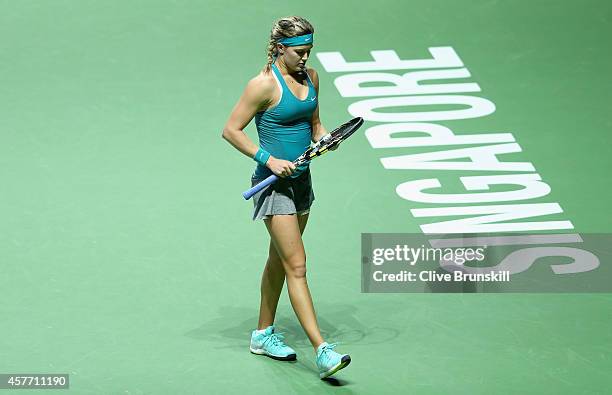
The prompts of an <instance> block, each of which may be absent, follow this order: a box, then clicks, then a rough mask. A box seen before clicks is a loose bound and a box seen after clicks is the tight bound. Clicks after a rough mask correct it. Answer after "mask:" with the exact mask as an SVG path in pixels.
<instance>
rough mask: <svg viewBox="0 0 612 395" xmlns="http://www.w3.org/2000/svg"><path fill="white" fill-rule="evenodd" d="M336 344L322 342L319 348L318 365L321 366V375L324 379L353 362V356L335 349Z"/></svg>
mask: <svg viewBox="0 0 612 395" xmlns="http://www.w3.org/2000/svg"><path fill="white" fill-rule="evenodd" d="M334 347H336V344H328V343H327V342H323V343H321V345H320V346H319V347H318V348H317V367H318V368H319V377H320V378H322V379H324V378H326V377H329V376H331V375H332V374H334V373H336V372H337V371H338V370H340V369H343V368H345V367H347V366H348V364H349V363H351V357H350V356H349V355H348V354H338V353H337V352H335V351H334V350H333V349H334Z"/></svg>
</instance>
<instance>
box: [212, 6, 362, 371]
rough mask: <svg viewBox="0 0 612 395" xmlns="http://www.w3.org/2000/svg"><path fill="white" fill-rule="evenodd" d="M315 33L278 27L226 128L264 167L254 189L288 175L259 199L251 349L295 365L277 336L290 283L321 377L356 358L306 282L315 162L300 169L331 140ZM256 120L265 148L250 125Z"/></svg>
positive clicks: (299, 24)
mask: <svg viewBox="0 0 612 395" xmlns="http://www.w3.org/2000/svg"><path fill="white" fill-rule="evenodd" d="M313 33H314V28H313V27H312V25H311V24H310V23H309V22H308V21H307V20H305V19H304V18H301V17H298V16H292V17H287V18H281V19H279V20H277V21H276V22H275V23H274V26H273V27H272V31H271V34H270V42H269V45H268V63H267V65H266V66H265V67H264V69H263V70H262V71H261V72H260V73H259V75H257V76H256V77H254V78H252V79H251V80H250V81H249V82H248V84H247V86H246V88H245V90H244V92H243V94H242V96H241V97H240V99H239V100H238V102H237V104H236V105H235V107H234V109H233V110H232V113H231V114H230V116H229V119H228V121H227V124H226V125H225V128H224V130H223V138H224V139H226V140H227V141H228V142H229V143H230V144H232V145H233V146H234V147H235V148H236V149H238V150H239V151H240V152H242V153H243V154H245V155H246V156H248V157H249V158H253V159H254V160H255V161H256V162H257V167H256V168H255V172H254V173H253V175H252V177H251V184H252V186H253V185H255V184H257V183H259V182H261V181H262V180H264V179H265V178H266V177H268V176H269V175H271V174H272V173H274V174H276V175H277V176H279V177H280V179H279V180H278V181H277V182H276V183H275V184H272V185H271V186H269V187H268V188H265V189H264V190H262V191H260V192H258V193H257V194H255V195H254V196H253V202H254V207H255V208H254V214H253V220H256V219H263V221H264V223H265V225H266V228H267V230H268V233H269V234H270V246H269V251H268V260H267V262H266V267H265V269H264V272H263V276H262V279H261V304H260V310H259V323H258V325H257V329H256V330H254V331H253V333H252V334H251V344H250V350H251V352H252V353H254V354H259V355H267V356H269V357H271V358H274V359H278V360H284V361H286V360H295V359H296V354H295V351H294V350H293V349H292V348H291V347H289V346H287V345H286V344H285V343H284V342H283V336H282V335H281V334H280V333H276V332H275V331H274V317H275V314H276V307H277V305H278V299H279V296H280V293H281V291H282V288H283V284H284V282H285V279H287V290H288V292H289V299H290V301H291V305H292V306H293V310H294V311H295V314H296V316H297V318H298V320H299V321H300V324H301V325H302V328H304V331H305V332H306V334H307V335H308V338H309V339H310V342H311V343H312V346H313V347H314V350H315V353H316V364H317V367H318V369H319V376H320V377H321V378H325V377H328V376H330V375H332V374H334V373H336V372H337V371H338V370H340V369H342V368H344V367H346V366H347V365H348V364H349V363H350V361H351V357H350V356H349V355H347V354H339V353H337V352H335V351H334V350H333V349H334V347H335V346H336V345H335V344H329V343H327V342H325V341H323V338H322V337H321V332H320V330H319V325H318V323H317V318H316V315H315V310H314V307H313V303H312V298H311V296H310V290H309V289H308V282H307V281H306V254H305V251H304V244H303V243H302V233H303V232H304V229H305V227H306V223H307V222H308V215H309V211H310V206H311V205H312V202H313V201H314V194H313V191H312V184H311V178H310V170H309V168H308V164H306V165H303V166H299V167H297V168H296V166H294V165H293V163H292V161H293V160H295V159H296V158H297V157H298V156H300V155H301V154H302V152H304V151H305V150H306V149H307V148H308V147H309V145H310V143H311V142H317V141H319V140H320V139H321V138H323V137H324V136H326V135H327V130H326V129H325V128H324V127H323V125H321V121H320V119H319V106H318V99H317V96H318V92H319V78H318V75H317V72H316V71H315V70H314V69H312V68H307V67H306V62H307V61H308V58H309V56H310V51H311V49H312V47H313ZM253 118H255V125H256V127H257V134H258V136H259V144H260V146H257V145H256V144H255V143H253V141H251V139H249V137H247V135H246V133H244V128H245V127H246V126H247V125H248V124H249V122H251V120H252V119H253Z"/></svg>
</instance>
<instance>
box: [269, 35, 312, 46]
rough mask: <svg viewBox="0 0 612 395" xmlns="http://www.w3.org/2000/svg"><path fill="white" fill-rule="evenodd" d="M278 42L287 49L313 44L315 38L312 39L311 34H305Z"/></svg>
mask: <svg viewBox="0 0 612 395" xmlns="http://www.w3.org/2000/svg"><path fill="white" fill-rule="evenodd" d="M277 42H278V43H280V44H283V45H285V46H287V47H295V46H298V45H308V44H313V37H312V33H310V34H304V35H303V36H297V37H286V38H283V39H281V40H278V41H277Z"/></svg>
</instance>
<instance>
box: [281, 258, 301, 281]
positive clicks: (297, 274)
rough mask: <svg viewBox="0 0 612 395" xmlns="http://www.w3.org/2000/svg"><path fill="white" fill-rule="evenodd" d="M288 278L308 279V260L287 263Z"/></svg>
mask: <svg viewBox="0 0 612 395" xmlns="http://www.w3.org/2000/svg"><path fill="white" fill-rule="evenodd" d="M285 270H286V272H287V276H290V277H294V278H304V277H306V259H292V260H289V261H288V262H286V264H285Z"/></svg>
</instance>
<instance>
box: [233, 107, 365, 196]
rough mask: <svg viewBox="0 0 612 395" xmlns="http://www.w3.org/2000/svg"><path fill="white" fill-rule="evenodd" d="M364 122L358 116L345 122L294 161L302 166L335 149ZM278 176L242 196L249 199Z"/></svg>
mask: <svg viewBox="0 0 612 395" xmlns="http://www.w3.org/2000/svg"><path fill="white" fill-rule="evenodd" d="M362 124H363V118H361V117H357V118H353V119H351V120H350V121H348V122H347V123H345V124H342V125H340V126H338V127H337V128H336V129H334V130H333V131H332V132H331V133H328V134H326V135H325V136H324V137H323V138H322V139H321V140H319V141H317V142H316V143H315V144H313V145H311V146H310V147H308V149H307V150H306V151H304V153H303V154H302V155H300V156H299V157H298V158H297V159H296V160H294V161H293V164H294V165H295V166H296V167H297V166H301V165H303V164H305V163H307V162H310V161H311V160H313V159H314V158H316V157H317V156H321V155H323V154H324V153H326V152H327V151H329V150H330V149H334V148H335V147H337V146H338V144H340V143H341V142H343V141H344V140H346V139H347V138H349V137H350V136H351V135H352V134H353V133H355V131H356V130H357V129H359V128H360V127H361V125H362ZM278 178H279V177H278V176H277V175H276V174H272V175H271V176H269V177H268V178H266V179H265V180H263V181H262V182H260V183H259V184H257V185H255V186H254V187H253V188H251V189H249V190H248V191H245V192H243V193H242V196H243V197H244V198H245V199H246V200H249V199H250V198H251V197H253V195H255V194H256V193H257V192H259V191H261V190H262V189H264V188H266V187H267V186H268V185H272V184H274V183H275V182H276V181H277V180H278Z"/></svg>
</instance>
